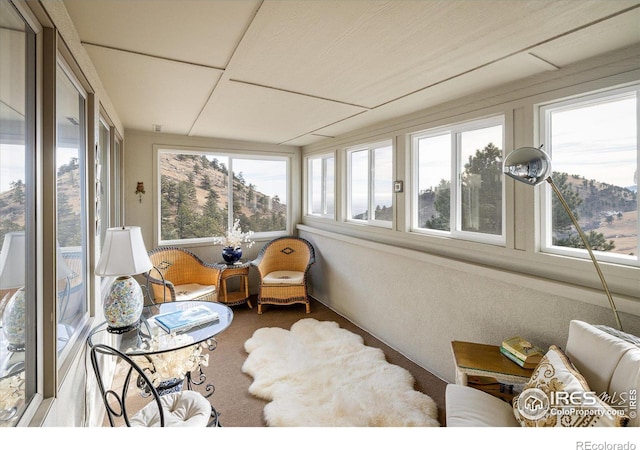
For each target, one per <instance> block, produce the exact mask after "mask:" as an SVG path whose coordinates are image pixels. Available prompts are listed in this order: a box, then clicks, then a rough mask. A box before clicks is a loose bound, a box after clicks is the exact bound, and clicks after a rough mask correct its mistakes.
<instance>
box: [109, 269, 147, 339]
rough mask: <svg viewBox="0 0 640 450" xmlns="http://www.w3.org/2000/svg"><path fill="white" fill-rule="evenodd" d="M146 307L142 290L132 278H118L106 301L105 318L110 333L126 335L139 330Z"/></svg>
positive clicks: (112, 285)
mask: <svg viewBox="0 0 640 450" xmlns="http://www.w3.org/2000/svg"><path fill="white" fill-rule="evenodd" d="M143 306H144V296H143V295H142V289H141V288H140V285H139V284H138V282H137V281H136V280H134V279H133V278H132V277H118V278H117V279H116V280H115V281H114V282H113V283H112V284H111V288H110V289H109V294H108V295H107V298H106V299H105V301H104V305H103V308H104V317H105V319H106V320H107V330H108V331H109V332H110V333H117V334H120V333H125V332H127V331H130V330H134V329H136V328H138V326H139V325H140V315H141V314H142V308H143Z"/></svg>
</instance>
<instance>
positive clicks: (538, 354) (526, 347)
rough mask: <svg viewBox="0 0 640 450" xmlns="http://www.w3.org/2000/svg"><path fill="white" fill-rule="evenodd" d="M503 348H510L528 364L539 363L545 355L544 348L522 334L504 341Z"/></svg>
mask: <svg viewBox="0 0 640 450" xmlns="http://www.w3.org/2000/svg"><path fill="white" fill-rule="evenodd" d="M500 347H501V348H504V349H505V350H508V352H509V353H511V354H512V355H514V356H515V357H516V358H518V359H520V360H521V361H524V362H525V363H528V364H536V365H537V364H538V363H539V362H540V360H542V357H543V356H544V353H545V352H544V350H543V349H541V348H540V347H538V346H537V345H534V344H532V343H531V342H529V341H527V340H526V339H523V338H521V337H520V336H514V337H512V338H509V339H505V340H504V341H502V345H501V346H500Z"/></svg>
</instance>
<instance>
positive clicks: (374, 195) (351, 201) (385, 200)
mask: <svg viewBox="0 0 640 450" xmlns="http://www.w3.org/2000/svg"><path fill="white" fill-rule="evenodd" d="M347 166H348V167H347V172H348V176H349V182H348V189H349V191H348V206H347V207H348V213H347V217H348V220H350V221H356V222H363V223H368V224H371V225H379V226H384V227H391V225H392V222H393V147H392V145H391V142H389V141H386V142H382V143H378V144H373V145H368V146H365V147H358V148H354V149H350V150H348V151H347Z"/></svg>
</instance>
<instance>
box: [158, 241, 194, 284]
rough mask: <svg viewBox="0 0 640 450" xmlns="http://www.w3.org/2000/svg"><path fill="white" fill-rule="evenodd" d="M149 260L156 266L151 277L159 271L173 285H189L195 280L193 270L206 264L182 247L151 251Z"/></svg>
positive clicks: (161, 248) (159, 248) (160, 248)
mask: <svg viewBox="0 0 640 450" xmlns="http://www.w3.org/2000/svg"><path fill="white" fill-rule="evenodd" d="M149 259H150V260H151V263H152V264H153V266H154V270H152V272H151V276H155V272H156V271H157V272H159V273H160V274H161V276H162V277H163V278H164V279H165V280H169V281H171V282H172V283H173V284H185V283H189V282H190V281H191V280H192V279H193V277H192V274H191V271H192V268H195V266H196V265H202V264H204V262H203V261H202V260H201V259H200V258H198V256H196V255H195V254H194V253H191V252H190V251H189V250H186V249H184V248H180V247H157V248H154V249H153V250H151V251H149Z"/></svg>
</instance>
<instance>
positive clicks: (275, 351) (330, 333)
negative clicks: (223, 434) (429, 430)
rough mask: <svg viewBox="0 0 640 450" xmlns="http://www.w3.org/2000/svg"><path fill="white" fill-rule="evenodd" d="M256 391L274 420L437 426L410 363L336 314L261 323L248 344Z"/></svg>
mask: <svg viewBox="0 0 640 450" xmlns="http://www.w3.org/2000/svg"><path fill="white" fill-rule="evenodd" d="M244 347H245V350H246V351H247V353H249V356H248V357H247V359H246V361H245V362H244V364H243V366H242V371H243V372H244V373H246V374H248V375H250V376H251V377H252V378H253V382H252V384H251V385H250V386H249V392H250V393H251V394H252V395H255V396H257V397H260V398H263V399H265V400H268V401H269V403H268V404H267V405H266V406H265V408H264V417H265V420H266V422H267V425H269V426H275V427H278V426H280V427H283V426H302V427H306V426H320V427H338V426H343V427H345V426H346V427H367V426H380V427H404V426H419V427H437V426H439V423H438V420H437V412H438V409H437V406H436V404H435V402H434V401H433V400H432V399H431V398H430V397H429V396H427V395H425V394H423V393H421V392H418V391H416V390H414V389H413V384H414V378H413V376H412V375H411V373H410V372H409V371H407V370H406V369H403V368H402V367H399V366H396V365H393V364H390V363H388V362H387V361H386V359H385V356H384V353H383V352H382V350H380V349H378V348H373V347H367V346H366V345H364V340H363V339H362V337H361V336H359V335H357V334H354V333H351V332H350V331H347V330H344V329H342V328H340V327H339V326H338V324H337V323H336V322H330V321H318V320H316V319H302V320H299V321H298V322H296V323H295V324H294V325H293V326H292V327H291V330H290V331H289V330H285V329H282V328H276V327H271V328H260V329H258V330H256V331H255V332H254V334H253V336H252V337H251V338H250V339H248V340H247V341H246V342H245V344H244Z"/></svg>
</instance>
